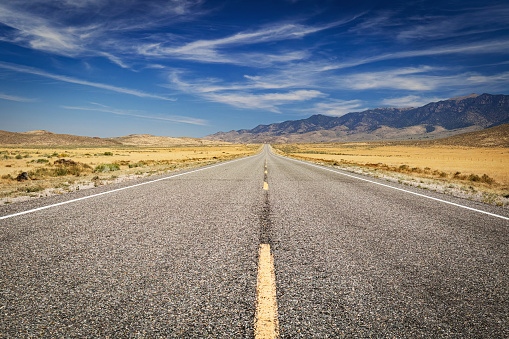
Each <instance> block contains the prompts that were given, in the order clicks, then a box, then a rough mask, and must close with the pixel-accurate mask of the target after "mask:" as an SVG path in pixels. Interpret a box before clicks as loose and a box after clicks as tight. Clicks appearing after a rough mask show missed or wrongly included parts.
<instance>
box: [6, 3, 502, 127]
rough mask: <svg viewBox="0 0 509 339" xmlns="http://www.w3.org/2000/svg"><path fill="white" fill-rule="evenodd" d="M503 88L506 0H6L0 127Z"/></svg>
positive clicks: (264, 118)
mask: <svg viewBox="0 0 509 339" xmlns="http://www.w3.org/2000/svg"><path fill="white" fill-rule="evenodd" d="M470 93H477V94H482V93H491V94H509V3H508V2H507V1H506V0H503V1H490V0H486V1H469V0H461V1H457V0H440V1H408V0H406V1H387V0H385V1H363V0H357V1H332V0H331V1H320V0H309V1H308V0H270V1H265V0H256V1H246V0H244V1H242V0H222V1H221V0H214V1H205V0H166V1H155V0H9V1H2V2H0V130H7V131H11V132H24V131H30V130H39V129H43V130H48V131H51V132H54V133H65V134H75V135H84V136H98V137H114V136H123V135H129V134H153V135H159V136H172V137H179V136H190V137H204V136H206V135H208V134H212V133H215V132H218V131H230V130H232V129H234V130H238V129H243V128H246V129H250V128H254V127H256V126H257V125H259V124H270V123H274V122H281V121H285V120H297V119H304V118H307V117H309V116H311V115H313V114H326V115H330V116H341V115H344V114H346V113H348V112H359V111H363V110H366V109H370V108H376V107H409V106H413V107H418V106H422V105H424V104H427V103H429V102H433V101H438V100H443V99H447V98H451V97H456V96H463V95H468V94H470Z"/></svg>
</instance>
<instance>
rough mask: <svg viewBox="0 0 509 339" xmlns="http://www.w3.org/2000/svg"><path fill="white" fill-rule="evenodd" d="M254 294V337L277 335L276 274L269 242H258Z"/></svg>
mask: <svg viewBox="0 0 509 339" xmlns="http://www.w3.org/2000/svg"><path fill="white" fill-rule="evenodd" d="M256 294H257V305H256V319H255V331H254V332H255V338H256V339H261V338H264V339H265V338H277V337H279V323H278V318H277V299H276V275H275V273H274V258H273V257H272V254H271V253H270V245H269V244H260V259H259V263H258V284H257V287H256Z"/></svg>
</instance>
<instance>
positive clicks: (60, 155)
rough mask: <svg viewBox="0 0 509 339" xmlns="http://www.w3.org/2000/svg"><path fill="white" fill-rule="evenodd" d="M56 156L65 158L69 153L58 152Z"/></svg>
mask: <svg viewBox="0 0 509 339" xmlns="http://www.w3.org/2000/svg"><path fill="white" fill-rule="evenodd" d="M58 156H59V157H60V158H66V157H68V156H69V154H67V153H61V154H59V155H58Z"/></svg>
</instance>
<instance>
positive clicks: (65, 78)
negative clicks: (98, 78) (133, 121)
mask: <svg viewBox="0 0 509 339" xmlns="http://www.w3.org/2000/svg"><path fill="white" fill-rule="evenodd" d="M0 68H3V69H8V70H11V71H15V72H19V73H27V74H33V75H38V76H41V77H45V78H49V79H54V80H59V81H63V82H68V83H72V84H78V85H83V86H89V87H95V88H100V89H105V90H108V91H113V92H117V93H123V94H128V95H134V96H137V97H140V98H152V99H160V100H168V101H175V100H176V99H172V98H168V97H165V96H161V95H156V94H150V93H146V92H142V91H138V90H135V89H130V88H124V87H117V86H112V85H108V84H103V83H98V82H91V81H86V80H81V79H76V78H73V77H68V76H65V75H58V74H52V73H49V72H46V71H42V70H39V69H36V68H32V67H26V66H20V65H16V64H11V63H7V62H0Z"/></svg>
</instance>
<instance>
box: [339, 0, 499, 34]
mask: <svg viewBox="0 0 509 339" xmlns="http://www.w3.org/2000/svg"><path fill="white" fill-rule="evenodd" d="M403 8H404V7H400V8H399V9H396V8H393V9H391V10H383V11H374V12H370V13H367V15H365V16H364V17H362V18H361V19H360V20H359V22H358V23H357V24H356V25H355V26H354V27H352V28H350V29H349V32H351V33H356V34H359V35H363V36H365V35H378V36H384V37H386V38H390V39H396V40H399V41H401V42H409V41H413V40H422V41H437V40H445V39H456V38H458V37H462V36H474V35H479V34H483V33H491V32H495V31H500V30H505V29H507V26H508V21H507V17H508V15H509V6H507V5H491V4H490V3H486V4H481V3H479V6H478V7H472V8H469V7H467V6H461V8H458V7H455V8H449V9H447V4H445V7H444V8H443V9H442V13H437V14H433V15H431V14H428V13H427V11H423V10H421V11H419V10H417V11H414V12H415V13H422V14H416V15H414V16H409V15H407V14H406V13H401V11H400V10H402V9H403Z"/></svg>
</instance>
